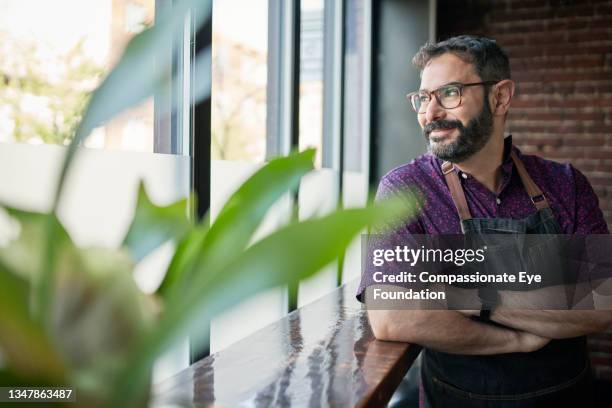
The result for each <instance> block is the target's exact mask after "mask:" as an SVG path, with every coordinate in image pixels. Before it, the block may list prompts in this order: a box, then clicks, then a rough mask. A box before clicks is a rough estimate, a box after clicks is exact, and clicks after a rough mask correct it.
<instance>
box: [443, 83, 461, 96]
mask: <svg viewBox="0 0 612 408" xmlns="http://www.w3.org/2000/svg"><path fill="white" fill-rule="evenodd" d="M440 94H441V95H442V97H443V98H454V97H457V96H459V88H457V87H456V86H451V87H448V88H443V89H441V90H440Z"/></svg>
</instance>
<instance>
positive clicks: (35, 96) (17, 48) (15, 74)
mask: <svg viewBox="0 0 612 408" xmlns="http://www.w3.org/2000/svg"><path fill="white" fill-rule="evenodd" d="M0 42H1V43H2V55H3V58H2V59H1V60H0V78H2V79H3V80H2V81H0V106H2V112H0V115H1V117H2V120H3V121H4V126H3V132H2V133H4V135H0V137H1V138H2V139H4V140H6V139H9V138H12V139H13V140H14V141H19V142H27V141H30V142H33V141H38V142H44V143H52V144H68V143H69V142H70V141H71V140H72V138H73V136H74V134H75V131H76V129H77V126H78V124H79V122H80V120H81V118H82V116H83V113H84V111H85V108H86V106H87V102H88V99H89V95H90V93H91V92H92V91H93V89H94V88H95V85H96V84H98V83H99V81H100V79H101V77H102V74H103V72H104V69H103V67H102V66H100V65H98V64H96V63H95V62H94V61H93V60H92V59H90V58H89V57H88V56H87V54H86V53H85V52H84V50H83V42H82V41H81V42H78V43H77V44H76V45H75V46H74V47H73V48H72V49H70V50H69V51H68V52H66V53H65V54H62V55H56V56H55V57H54V58H53V59H52V60H51V61H50V60H49V57H48V56H45V54H44V53H41V46H40V45H38V44H35V43H33V42H27V41H25V40H23V39H16V38H14V37H12V36H9V35H8V34H5V33H3V34H2V35H0Z"/></svg>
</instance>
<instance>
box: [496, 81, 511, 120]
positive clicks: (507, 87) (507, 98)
mask: <svg viewBox="0 0 612 408" xmlns="http://www.w3.org/2000/svg"><path fill="white" fill-rule="evenodd" d="M491 91H492V92H491V96H492V100H493V107H492V109H491V110H492V112H493V115H500V116H502V115H505V114H506V113H507V112H508V109H510V102H512V97H513V96H514V81H512V80H511V79H503V80H501V81H499V82H498V83H497V84H495V85H494V86H493V89H492V90H491Z"/></svg>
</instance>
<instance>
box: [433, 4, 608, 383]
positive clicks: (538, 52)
mask: <svg viewBox="0 0 612 408" xmlns="http://www.w3.org/2000/svg"><path fill="white" fill-rule="evenodd" d="M437 25H438V39H445V38H447V37H449V36H452V35H457V34H480V35H486V36H490V37H492V38H495V39H496V40H497V41H498V42H499V44H500V45H501V46H502V47H504V49H505V50H506V51H507V52H508V55H509V57H510V64H511V67H512V76H513V79H514V80H515V81H516V83H517V91H516V94H515V100H514V102H513V103H512V108H511V110H510V114H509V121H508V130H509V131H510V132H511V133H512V135H513V138H514V140H515V142H516V144H517V145H518V146H519V147H520V148H521V149H522V150H523V151H524V152H528V153H532V154H537V155H540V156H543V157H545V158H550V159H553V160H556V161H559V162H571V163H572V164H573V165H574V166H576V167H577V168H578V169H579V170H581V171H582V172H583V173H584V174H585V175H586V176H587V177H588V179H589V180H590V182H591V184H592V185H593V188H594V189H595V192H596V193H597V195H598V197H599V200H600V207H601V209H602V210H603V212H604V217H605V218H606V221H607V223H608V227H609V228H610V229H611V230H612V1H610V0H581V1H580V0H490V1H486V0H466V1H462V0H438V21H437ZM589 342H590V348H591V350H592V353H591V357H592V361H593V363H594V365H595V370H596V374H597V376H598V377H600V378H606V379H608V380H610V381H612V333H604V334H601V335H597V336H591V338H590V340H589Z"/></svg>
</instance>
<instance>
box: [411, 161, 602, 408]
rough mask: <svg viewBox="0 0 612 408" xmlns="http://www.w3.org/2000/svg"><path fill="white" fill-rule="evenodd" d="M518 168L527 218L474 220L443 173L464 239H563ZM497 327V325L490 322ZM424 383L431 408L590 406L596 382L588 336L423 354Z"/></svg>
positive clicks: (448, 168)
mask: <svg viewBox="0 0 612 408" xmlns="http://www.w3.org/2000/svg"><path fill="white" fill-rule="evenodd" d="M511 157H512V160H513V162H514V166H515V168H516V170H517V171H518V174H519V176H520V178H521V181H522V183H523V186H524V187H525V189H526V190H527V193H528V194H529V196H530V198H531V200H532V202H533V204H534V206H535V208H536V212H535V213H534V214H531V215H530V216H528V217H527V218H525V219H519V220H514V219H501V218H486V219H484V218H472V217H471V214H470V212H469V209H468V206H467V202H466V199H465V194H464V192H463V189H462V187H461V183H460V181H459V178H458V176H457V173H456V172H455V169H454V166H453V165H452V164H451V163H448V162H445V163H444V164H443V165H442V171H443V173H444V176H445V177H446V182H447V184H448V186H449V189H450V191H451V196H452V198H453V202H454V203H455V206H456V207H457V211H458V212H459V215H460V217H461V229H462V231H463V233H464V234H466V235H467V234H500V233H514V234H561V233H562V231H561V228H560V227H559V224H558V223H557V221H556V220H555V218H554V216H553V213H552V211H551V209H550V207H549V205H548V202H547V200H546V198H545V197H544V195H543V194H542V191H541V190H540V189H539V188H538V186H537V185H536V184H535V183H534V182H533V180H532V179H531V177H530V176H529V174H528V173H527V171H526V169H525V167H524V165H523V163H522V161H521V160H520V158H518V157H517V156H516V155H515V154H514V152H512V153H511ZM491 324H494V323H491ZM422 364H423V365H422V369H421V380H422V384H423V389H424V392H425V400H426V404H427V406H430V407H496V408H498V407H504V408H505V407H548V406H551V407H561V406H562V407H566V406H569V407H571V406H576V407H589V406H591V405H592V404H593V402H592V378H591V372H590V366H589V364H588V356H587V350H586V337H585V336H581V337H576V338H569V339H561V340H552V341H550V342H549V343H548V344H547V345H546V346H544V347H543V348H541V349H540V350H537V351H534V352H531V353H508V354H498V355H486V356H473V355H460V354H449V353H442V352H437V351H433V350H429V349H424V351H423V362H422Z"/></svg>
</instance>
